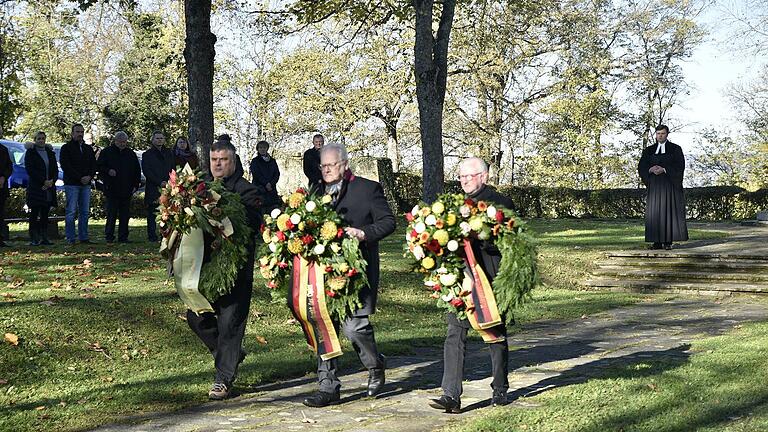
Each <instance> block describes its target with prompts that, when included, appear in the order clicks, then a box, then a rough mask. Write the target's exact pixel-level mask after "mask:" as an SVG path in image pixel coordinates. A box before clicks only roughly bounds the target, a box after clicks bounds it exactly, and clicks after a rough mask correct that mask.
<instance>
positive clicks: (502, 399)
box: [491, 392, 509, 406]
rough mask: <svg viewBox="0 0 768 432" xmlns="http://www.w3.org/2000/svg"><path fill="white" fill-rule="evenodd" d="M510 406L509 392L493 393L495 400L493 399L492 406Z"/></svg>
mask: <svg viewBox="0 0 768 432" xmlns="http://www.w3.org/2000/svg"><path fill="white" fill-rule="evenodd" d="M507 404H509V400H507V392H493V398H492V399H491V405H493V406H504V405H507Z"/></svg>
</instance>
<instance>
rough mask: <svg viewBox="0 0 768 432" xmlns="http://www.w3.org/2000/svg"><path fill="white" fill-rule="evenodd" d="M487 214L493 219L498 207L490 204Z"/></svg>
mask: <svg viewBox="0 0 768 432" xmlns="http://www.w3.org/2000/svg"><path fill="white" fill-rule="evenodd" d="M485 214H487V215H488V217H489V218H491V219H493V218H495V217H496V207H494V206H490V207H488V208H487V209H486V210H485Z"/></svg>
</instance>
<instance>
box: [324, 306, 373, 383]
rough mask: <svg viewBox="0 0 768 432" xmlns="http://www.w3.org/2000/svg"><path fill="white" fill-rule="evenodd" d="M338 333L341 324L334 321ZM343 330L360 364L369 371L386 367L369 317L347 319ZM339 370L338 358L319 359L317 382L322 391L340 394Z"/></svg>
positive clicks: (342, 325)
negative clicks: (337, 373)
mask: <svg viewBox="0 0 768 432" xmlns="http://www.w3.org/2000/svg"><path fill="white" fill-rule="evenodd" d="M333 326H334V328H335V329H336V333H338V332H339V323H338V322H336V321H334V323H333ZM341 328H342V330H343V331H344V335H345V336H347V339H349V340H350V341H351V342H352V347H353V348H354V349H355V352H356V353H357V356H358V357H360V362H361V363H362V364H363V366H365V368H366V369H368V371H377V370H380V369H382V368H383V367H384V363H383V360H382V358H381V356H380V355H379V350H378V348H377V347H376V339H375V338H374V335H373V326H372V325H371V322H370V321H369V320H368V317H367V316H361V317H347V318H346V319H345V320H344V322H343V323H341ZM337 369H338V357H337V358H332V359H330V360H322V359H321V358H320V357H319V356H318V357H317V381H318V382H319V384H320V391H321V392H325V393H338V392H339V389H340V388H341V381H339V378H338V376H337V375H336V372H337Z"/></svg>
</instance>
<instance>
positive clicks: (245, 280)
mask: <svg viewBox="0 0 768 432" xmlns="http://www.w3.org/2000/svg"><path fill="white" fill-rule="evenodd" d="M223 183H224V187H225V188H226V189H227V190H228V191H230V192H234V193H236V194H238V195H240V201H241V202H242V203H243V205H244V206H245V212H246V214H247V217H248V225H250V227H251V230H252V233H251V236H252V238H251V242H250V244H249V246H248V261H247V262H246V263H245V265H244V266H243V267H242V268H241V269H239V270H238V272H237V280H236V281H235V286H234V287H233V288H232V293H233V296H232V297H231V298H232V299H235V298H241V297H242V295H243V293H245V292H250V291H251V289H252V288H253V267H254V260H255V253H256V243H255V241H254V238H255V236H256V234H257V233H258V232H259V227H260V226H261V217H262V215H261V196H260V195H259V193H258V190H257V189H256V187H255V186H253V185H252V184H250V183H249V182H248V180H246V179H244V178H243V172H242V170H240V171H235V173H234V174H232V175H231V176H229V177H226V178H224V179H223ZM219 301H220V302H221V301H230V300H228V299H227V298H226V297H222V298H221V299H219Z"/></svg>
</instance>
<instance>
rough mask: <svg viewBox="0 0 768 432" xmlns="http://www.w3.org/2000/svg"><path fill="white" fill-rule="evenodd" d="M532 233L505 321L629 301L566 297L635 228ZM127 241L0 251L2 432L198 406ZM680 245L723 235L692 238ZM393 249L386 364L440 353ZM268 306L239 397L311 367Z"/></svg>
mask: <svg viewBox="0 0 768 432" xmlns="http://www.w3.org/2000/svg"><path fill="white" fill-rule="evenodd" d="M531 227H532V228H533V229H534V230H535V231H536V232H538V233H539V238H540V239H541V256H542V259H541V263H542V272H543V276H544V281H545V286H544V287H542V288H541V289H538V290H537V291H536V292H535V295H534V301H533V302H531V303H530V304H529V305H527V306H525V307H524V308H522V309H521V310H520V311H519V312H518V313H517V314H516V317H517V319H518V323H520V324H522V325H524V324H525V323H527V322H531V321H535V320H539V319H557V318H572V317H578V316H581V315H582V314H590V313H595V312H598V311H601V310H606V309H610V308H614V307H619V306H623V305H628V304H632V303H634V302H636V301H638V300H639V299H641V297H640V296H636V295H630V294H622V293H599V292H579V293H574V292H573V291H572V290H569V289H568V288H574V287H578V282H579V280H580V279H583V275H584V274H585V272H586V271H587V270H588V268H589V264H590V263H591V260H593V259H594V258H595V257H597V256H598V255H599V254H600V253H601V251H604V250H606V249H610V248H617V247H621V248H625V247H631V246H638V245H639V244H640V243H641V241H642V237H641V235H642V227H641V226H639V223H638V222H637V221H634V222H631V221H630V222H585V221H578V220H570V221H552V222H550V221H535V222H533V223H532V224H531ZM11 229H12V233H11V234H12V236H14V235H23V234H24V231H25V230H26V226H25V225H14V226H12V227H11ZM131 230H132V232H131V240H133V241H134V242H135V243H131V244H128V245H107V244H104V243H103V237H102V236H100V235H99V234H100V233H102V232H103V223H99V222H98V221H97V222H96V223H92V225H91V234H92V238H93V239H95V240H97V241H100V242H101V243H99V244H97V245H95V246H91V247H89V246H80V245H78V246H74V247H69V246H65V245H64V244H63V242H62V241H59V243H58V244H57V245H55V246H53V247H48V248H44V247H29V246H22V245H21V244H22V242H21V241H17V242H15V243H14V245H15V246H14V247H13V248H11V249H10V250H9V249H4V250H3V251H2V256H1V257H0V272H1V273H0V331H2V332H3V333H13V334H15V335H17V336H18V337H19V344H18V346H13V345H11V344H9V343H2V344H0V380H1V381H0V383H2V384H0V430H3V431H5V430H14V431H38V430H52V429H58V430H79V429H84V428H89V427H95V426H97V425H100V424H105V423H109V422H113V421H117V420H119V419H120V418H121V417H124V416H127V415H135V414H141V413H149V412H158V411H171V410H177V409H180V408H183V407H187V406H191V405H196V404H200V403H202V402H204V401H205V400H206V394H207V390H208V388H209V386H210V384H211V382H212V379H213V362H212V359H211V357H210V355H209V354H208V353H207V351H206V350H205V349H204V347H203V345H202V344H201V343H200V342H199V341H198V340H197V339H196V337H195V336H194V335H193V334H192V332H191V331H190V330H189V329H188V327H187V325H186V323H185V322H184V321H183V319H182V318H181V317H182V316H183V313H184V307H183V306H182V304H181V302H180V301H179V300H178V298H177V297H176V295H175V291H174V288H173V285H172V284H168V283H167V282H166V280H165V277H164V273H165V262H164V260H163V259H161V258H160V256H159V254H158V253H157V252H156V245H150V244H148V243H143V242H141V241H142V240H143V238H144V236H145V234H144V225H143V224H142V223H141V222H134V224H133V225H132V228H131ZM692 235H693V236H694V237H696V236H700V237H701V236H718V235H721V234H719V233H712V232H700V231H695V230H694V231H692ZM402 238H403V233H401V232H400V231H398V233H396V234H394V235H392V236H390V237H389V238H388V239H387V240H386V241H385V242H384V243H383V245H382V250H383V253H382V255H383V256H382V270H383V277H382V287H381V289H382V294H381V296H380V302H379V312H378V313H377V314H376V315H375V316H374V318H373V321H374V324H375V326H376V329H377V335H376V336H377V341H378V342H379V344H380V345H381V350H382V351H383V352H385V353H387V354H391V355H396V354H399V353H400V354H403V353H408V352H410V351H411V349H412V347H419V346H434V347H439V346H440V345H441V344H442V339H443V337H444V332H445V325H444V318H443V316H442V314H441V312H440V311H439V310H437V308H436V307H434V305H433V304H432V301H431V300H429V299H428V297H427V293H426V291H425V290H423V288H422V287H421V283H420V276H419V275H417V274H414V273H410V272H409V271H408V268H409V265H408V262H407V260H406V259H405V258H403V256H402V249H401V247H402V245H401V242H402ZM577 247H578V248H577ZM85 260H88V261H85ZM269 299H270V295H269V293H268V292H267V289H266V288H263V286H262V285H261V284H259V283H258V282H257V284H256V286H255V290H254V297H253V302H252V306H251V313H250V316H249V319H248V327H247V334H246V339H245V348H246V350H247V351H248V352H249V353H250V355H249V356H248V357H247V358H246V360H245V362H244V364H243V366H242V368H241V370H240V374H239V380H238V388H237V389H238V390H239V391H240V392H247V391H248V389H249V388H250V387H252V386H255V385H258V384H262V383H265V382H269V381H274V380H277V379H282V378H289V377H298V376H303V375H305V374H307V373H311V372H313V371H314V368H315V360H314V356H313V355H312V353H310V352H309V351H308V350H307V348H306V344H305V342H304V339H303V335H302V334H301V330H300V328H299V327H298V326H297V325H296V324H292V323H291V322H289V319H290V318H291V317H290V314H289V312H288V310H287V308H285V306H283V305H276V304H273V303H271V302H270V300H269ZM515 330H516V329H512V330H511V331H515ZM257 336H260V337H263V338H264V339H265V340H266V344H260V343H259V342H258V341H257ZM343 344H344V345H343V347H344V349H345V351H346V352H347V353H348V354H347V355H345V356H344V357H343V358H342V361H341V364H342V367H343V368H357V367H359V363H358V361H357V359H356V358H355V356H354V355H349V353H351V352H352V351H351V348H350V346H349V345H348V343H347V342H346V340H344V341H343Z"/></svg>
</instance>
